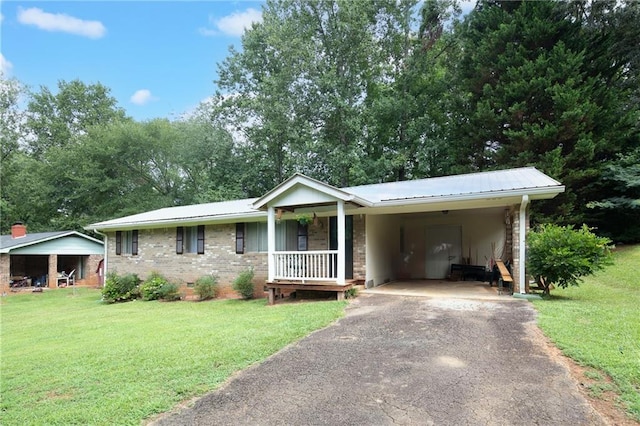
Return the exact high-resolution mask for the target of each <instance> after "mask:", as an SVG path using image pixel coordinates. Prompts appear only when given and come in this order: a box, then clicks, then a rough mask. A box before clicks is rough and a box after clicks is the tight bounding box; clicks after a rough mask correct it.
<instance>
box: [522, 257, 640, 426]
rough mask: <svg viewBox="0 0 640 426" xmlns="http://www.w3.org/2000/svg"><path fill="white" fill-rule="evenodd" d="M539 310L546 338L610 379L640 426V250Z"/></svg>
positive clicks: (561, 292)
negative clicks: (639, 422)
mask: <svg viewBox="0 0 640 426" xmlns="http://www.w3.org/2000/svg"><path fill="white" fill-rule="evenodd" d="M534 305H535V307H536V308H537V309H538V311H539V312H540V315H539V324H540V327H541V328H542V330H543V331H544V333H545V334H546V335H547V336H549V337H550V338H551V340H552V341H553V342H554V343H555V344H556V345H557V346H558V347H559V348H560V349H561V350H562V351H563V352H564V354H565V355H568V356H569V357H571V358H573V359H574V360H576V361H577V362H578V363H580V364H582V365H586V366H589V367H593V368H595V369H597V370H599V371H601V372H604V373H606V374H607V375H609V376H610V377H611V378H612V379H613V381H614V383H615V387H616V388H617V389H614V390H615V391H617V392H618V393H619V394H620V403H621V405H622V406H624V407H625V408H626V410H627V412H628V413H629V415H630V416H631V417H633V418H635V419H636V420H638V421H640V246H633V247H625V248H623V249H619V250H617V251H616V253H615V265H613V266H610V267H608V268H607V269H606V270H604V271H601V272H599V273H598V274H597V275H595V276H593V277H588V278H587V279H585V282H584V283H583V284H581V285H580V287H572V288H569V289H566V290H562V289H555V290H552V292H551V299H550V300H542V301H534ZM596 378H597V377H596ZM604 386H606V385H604ZM593 390H594V393H597V391H598V389H593Z"/></svg>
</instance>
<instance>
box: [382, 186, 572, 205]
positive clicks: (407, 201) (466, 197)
mask: <svg viewBox="0 0 640 426" xmlns="http://www.w3.org/2000/svg"><path fill="white" fill-rule="evenodd" d="M564 190H565V187H564V185H560V186H557V187H545V188H534V189H525V190H523V189H518V190H506V191H489V192H479V193H475V194H460V195H447V196H438V197H418V198H402V199H395V200H386V201H380V202H378V203H375V204H374V205H373V207H394V206H403V205H412V204H437V203H448V202H455V201H474V200H486V199H492V198H512V197H522V196H523V195H528V196H530V197H536V199H550V198H554V197H555V196H557V195H558V194H560V193H562V192H564Z"/></svg>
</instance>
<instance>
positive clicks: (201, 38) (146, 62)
mask: <svg viewBox="0 0 640 426" xmlns="http://www.w3.org/2000/svg"><path fill="white" fill-rule="evenodd" d="M262 4H263V2H262V1H171V2H169V1H109V2H103V1H2V2H1V3H0V13H1V15H2V16H1V19H2V21H1V24H0V25H1V38H0V52H1V54H2V56H1V57H0V66H1V69H2V71H3V73H4V75H5V77H13V78H16V79H17V80H19V81H20V82H21V83H23V84H25V85H27V86H28V87H29V88H30V89H31V90H33V91H38V90H39V87H40V86H41V85H43V86H46V87H48V88H49V89H50V90H52V91H54V92H55V91H56V90H57V82H58V81H59V80H66V81H71V80H74V79H80V80H82V81H83V82H85V83H87V84H91V83H97V82H100V83H102V84H103V85H105V86H107V87H109V88H110V89H111V95H112V96H114V97H115V98H116V99H117V100H118V103H119V106H120V107H122V108H124V109H125V110H126V112H127V114H128V115H130V116H131V117H133V118H134V119H136V120H148V119H152V118H157V117H166V118H176V117H178V116H180V115H181V114H183V113H185V112H188V111H191V110H193V109H194V108H195V107H196V106H197V105H198V104H199V103H200V102H201V101H203V100H205V99H206V98H207V97H209V96H211V95H213V94H214V93H215V90H216V87H215V84H214V80H215V79H217V63H219V62H222V61H223V60H224V58H225V57H226V56H227V54H228V47H229V46H230V45H235V46H236V48H238V49H240V48H241V38H240V36H241V34H242V31H243V29H244V28H245V27H247V26H249V25H250V23H251V22H252V21H256V20H259V19H260V13H261V10H262V8H261V5H262Z"/></svg>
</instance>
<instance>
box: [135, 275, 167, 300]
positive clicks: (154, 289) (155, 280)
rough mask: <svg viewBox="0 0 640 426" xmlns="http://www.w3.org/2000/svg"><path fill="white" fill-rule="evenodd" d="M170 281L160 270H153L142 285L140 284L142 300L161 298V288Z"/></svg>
mask: <svg viewBox="0 0 640 426" xmlns="http://www.w3.org/2000/svg"><path fill="white" fill-rule="evenodd" d="M168 283H169V282H168V281H167V279H166V278H165V277H163V276H162V275H161V274H160V273H158V272H152V273H151V274H150V275H149V278H147V279H146V280H145V281H144V282H143V283H142V285H141V286H140V295H141V296H142V300H158V299H160V298H161V297H160V290H161V289H162V286H164V285H165V284H168Z"/></svg>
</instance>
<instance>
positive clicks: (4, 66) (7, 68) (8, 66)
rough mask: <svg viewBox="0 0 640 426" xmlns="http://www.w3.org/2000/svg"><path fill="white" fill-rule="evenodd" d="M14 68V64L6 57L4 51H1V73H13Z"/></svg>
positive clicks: (5, 74)
mask: <svg viewBox="0 0 640 426" xmlns="http://www.w3.org/2000/svg"><path fill="white" fill-rule="evenodd" d="M12 69H13V64H12V63H11V62H9V61H7V59H6V58H5V57H4V55H3V54H2V53H0V74H2V75H4V76H5V77H6V76H7V75H9V74H11V70H12Z"/></svg>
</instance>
